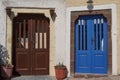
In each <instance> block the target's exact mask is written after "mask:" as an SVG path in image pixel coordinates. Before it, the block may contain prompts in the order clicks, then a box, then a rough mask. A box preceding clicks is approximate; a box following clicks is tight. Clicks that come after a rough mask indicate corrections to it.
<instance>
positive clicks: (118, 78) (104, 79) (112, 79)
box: [68, 76, 120, 80]
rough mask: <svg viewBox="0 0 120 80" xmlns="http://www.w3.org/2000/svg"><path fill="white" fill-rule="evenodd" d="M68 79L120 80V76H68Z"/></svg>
mask: <svg viewBox="0 0 120 80" xmlns="http://www.w3.org/2000/svg"><path fill="white" fill-rule="evenodd" d="M68 80H120V76H109V77H98V78H94V77H93V78H68Z"/></svg>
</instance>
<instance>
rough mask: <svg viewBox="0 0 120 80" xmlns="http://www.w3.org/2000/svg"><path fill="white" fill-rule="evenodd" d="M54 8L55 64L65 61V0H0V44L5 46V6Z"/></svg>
mask: <svg viewBox="0 0 120 80" xmlns="http://www.w3.org/2000/svg"><path fill="white" fill-rule="evenodd" d="M7 7H15V8H19V7H20V8H37V9H39V8H40V9H41V8H55V12H56V14H57V17H56V20H55V47H56V52H55V54H56V64H57V63H59V62H63V63H65V54H66V53H65V21H66V20H65V10H66V9H65V7H66V6H65V0H0V44H3V45H5V46H6V10H5V9H6V8H7Z"/></svg>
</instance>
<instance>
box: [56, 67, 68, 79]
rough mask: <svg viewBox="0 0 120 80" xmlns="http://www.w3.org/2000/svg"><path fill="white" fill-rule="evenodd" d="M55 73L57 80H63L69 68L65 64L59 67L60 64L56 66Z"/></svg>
mask: <svg viewBox="0 0 120 80" xmlns="http://www.w3.org/2000/svg"><path fill="white" fill-rule="evenodd" d="M55 75H56V78H57V80H63V79H64V78H66V77H67V68H66V66H63V67H61V68H59V67H58V66H55Z"/></svg>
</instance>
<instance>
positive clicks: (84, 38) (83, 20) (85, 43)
mask: <svg viewBox="0 0 120 80" xmlns="http://www.w3.org/2000/svg"><path fill="white" fill-rule="evenodd" d="M83 33H84V35H83V38H84V44H83V45H84V48H83V49H84V50H85V47H86V42H85V39H86V38H85V35H86V33H85V17H84V18H83Z"/></svg>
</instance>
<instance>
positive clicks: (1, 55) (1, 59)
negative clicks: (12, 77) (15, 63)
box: [0, 44, 12, 67]
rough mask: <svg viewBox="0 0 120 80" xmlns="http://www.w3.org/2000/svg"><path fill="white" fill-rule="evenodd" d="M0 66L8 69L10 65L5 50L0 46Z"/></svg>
mask: <svg viewBox="0 0 120 80" xmlns="http://www.w3.org/2000/svg"><path fill="white" fill-rule="evenodd" d="M0 65H3V66H5V67H10V66H12V64H11V63H10V56H9V54H8V52H7V49H6V48H5V47H4V46H3V45H1V44H0Z"/></svg>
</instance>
